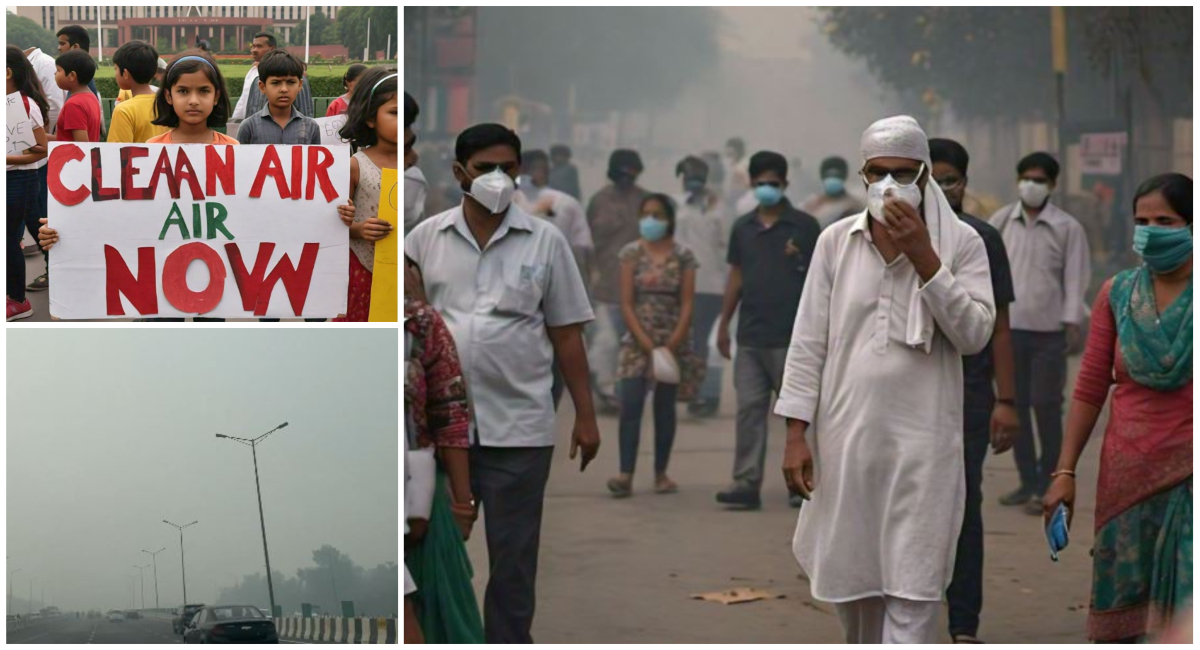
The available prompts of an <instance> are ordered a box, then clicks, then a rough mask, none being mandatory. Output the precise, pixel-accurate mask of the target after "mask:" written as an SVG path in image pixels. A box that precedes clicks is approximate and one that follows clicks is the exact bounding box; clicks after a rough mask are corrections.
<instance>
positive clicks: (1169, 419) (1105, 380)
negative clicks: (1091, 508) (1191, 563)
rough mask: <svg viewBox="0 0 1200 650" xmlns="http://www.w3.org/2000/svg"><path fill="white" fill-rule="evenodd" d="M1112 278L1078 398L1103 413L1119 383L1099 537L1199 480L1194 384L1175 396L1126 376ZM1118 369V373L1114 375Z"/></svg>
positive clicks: (1098, 311) (1105, 457)
mask: <svg viewBox="0 0 1200 650" xmlns="http://www.w3.org/2000/svg"><path fill="white" fill-rule="evenodd" d="M1111 287H1112V280H1111V279H1110V280H1109V281H1108V282H1105V283H1104V286H1103V287H1102V288H1101V289H1100V294H1099V295H1097V296H1096V301H1095V305H1094V306H1093V307H1092V326H1091V327H1092V329H1091V333H1090V334H1089V335H1088V341H1087V350H1086V351H1085V352H1084V355H1083V361H1082V364H1081V366H1080V368H1079V378H1078V379H1077V380H1076V384H1075V399H1077V400H1079V401H1081V402H1086V403H1088V404H1091V405H1093V406H1095V407H1096V408H1103V407H1104V402H1105V400H1106V399H1107V398H1108V389H1109V388H1110V387H1111V386H1112V384H1113V383H1114V380H1115V383H1116V385H1117V389H1116V390H1115V391H1113V396H1112V409H1111V410H1110V414H1109V419H1108V428H1106V429H1105V431H1104V446H1103V447H1102V448H1101V450H1100V478H1099V482H1098V486H1097V489H1096V531H1097V532H1098V531H1099V530H1100V528H1101V527H1103V526H1104V524H1106V523H1108V522H1109V521H1110V520H1111V519H1112V518H1113V517H1115V516H1117V515H1119V514H1121V513H1122V512H1124V511H1125V510H1127V509H1128V508H1130V507H1132V506H1135V505H1137V504H1138V503H1140V502H1141V501H1143V500H1145V499H1147V498H1149V497H1151V496H1153V495H1155V494H1158V493H1159V492H1161V491H1163V490H1165V489H1168V488H1170V487H1172V486H1174V485H1176V484H1178V483H1179V482H1180V481H1182V480H1184V479H1186V478H1187V477H1188V476H1191V474H1192V382H1191V381H1188V383H1187V384H1186V385H1185V386H1183V387H1181V388H1178V389H1176V390H1173V391H1166V392H1162V391H1157V390H1154V389H1152V388H1148V387H1146V386H1143V385H1141V384H1138V383H1136V382H1135V381H1133V379H1132V378H1131V377H1130V376H1129V374H1128V373H1127V372H1126V370H1125V363H1124V360H1123V359H1122V358H1121V353H1120V344H1119V343H1118V341H1117V329H1116V323H1115V321H1114V319H1113V312H1112V307H1111V306H1110V305H1109V300H1108V295H1109V289H1110V288H1111ZM1114 371H1115V372H1114Z"/></svg>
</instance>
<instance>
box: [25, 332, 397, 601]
mask: <svg viewBox="0 0 1200 650" xmlns="http://www.w3.org/2000/svg"><path fill="white" fill-rule="evenodd" d="M397 338H398V337H397V333H396V330H395V329H353V330H344V329H343V330H336V331H334V330H329V329H324V328H322V329H312V330H301V329H287V330H284V329H279V328H263V329H262V330H261V331H255V330H252V329H247V328H233V327H230V328H229V329H228V330H223V329H214V328H205V329H200V330H196V329H188V330H185V329H178V328H172V329H157V330H156V329H153V328H146V329H140V330H135V329H132V328H122V329H95V328H92V329H68V328H54V329H49V328H47V329H10V330H8V333H7V345H8V349H7V351H8V356H7V372H8V375H7V381H8V399H7V413H8V418H7V435H6V437H7V441H6V449H7V490H8V493H7V500H6V503H7V548H6V555H7V556H9V558H10V559H9V560H8V569H13V568H16V567H22V569H21V571H20V572H19V573H17V574H16V579H15V587H16V588H15V592H16V595H18V596H22V597H23V596H25V595H26V594H27V593H28V590H29V578H30V577H31V576H32V577H33V578H34V597H35V599H36V598H37V594H38V591H39V588H40V587H39V585H43V584H44V585H45V590H46V602H47V604H57V605H59V606H60V607H62V608H63V609H64V610H70V609H76V608H91V607H97V608H107V607H110V606H111V607H125V606H127V605H128V593H129V579H128V578H127V577H126V576H129V575H133V576H137V575H138V571H137V569H135V568H134V564H149V563H150V556H149V555H147V554H145V553H142V552H141V549H147V550H150V551H154V550H157V549H159V548H162V547H166V549H167V550H166V551H165V552H163V553H160V554H159V555H158V588H159V594H160V601H161V603H162V605H163V606H164V607H165V606H168V605H176V604H178V603H179V602H180V600H181V589H180V584H181V581H180V562H179V534H178V533H177V532H176V530H175V529H174V528H172V527H170V526H168V525H166V524H164V523H162V520H163V519H169V520H171V521H174V522H175V523H179V524H186V523H188V522H190V521H192V520H199V521H200V523H198V524H197V525H195V526H192V527H191V528H188V529H187V530H186V531H185V540H184V541H185V546H186V556H187V581H188V585H187V586H188V599H189V601H192V602H196V601H204V602H213V600H214V599H215V598H216V596H217V590H218V588H219V587H221V586H228V585H231V584H233V582H234V580H235V578H236V577H240V576H242V575H244V574H248V573H254V572H260V573H261V572H262V571H263V549H262V539H261V534H260V532H259V517H258V505H257V502H256V500H255V490H254V468H253V464H252V461H251V452H250V448H249V447H247V446H243V445H241V444H238V443H235V442H232V441H229V440H220V439H217V438H215V437H214V434H215V433H224V434H227V435H234V436H239V437H243V438H253V437H256V436H258V435H259V434H262V433H265V432H266V431H268V430H270V429H272V428H273V427H275V426H276V425H278V424H280V423H281V422H284V421H287V422H288V423H289V426H288V427H287V428H285V429H282V430H280V431H277V432H275V433H274V434H272V435H271V436H270V437H269V438H267V439H266V440H265V441H263V442H262V443H261V444H260V445H259V447H258V469H259V475H260V480H261V482H262V491H263V508H264V510H265V515H266V525H267V540H268V542H269V544H270V554H271V566H272V569H273V570H275V571H280V572H282V573H284V574H285V575H294V572H295V570H296V568H298V567H307V566H312V550H313V549H316V548H318V547H319V546H320V545H321V544H325V543H328V544H332V545H333V546H335V547H337V548H338V549H340V550H341V551H342V552H344V553H346V554H348V555H349V556H350V557H351V559H353V561H354V562H356V563H357V564H359V565H361V566H364V567H367V568H372V567H374V566H375V565H377V564H379V563H382V562H387V561H392V562H398V561H399V557H398V550H397V547H398V537H397V531H398V525H399V515H398V512H399V511H398V507H399V506H398V502H397V493H398V480H397V477H398V444H399V442H398V440H399V433H398V432H399V418H398V411H399V383H398V361H397V359H398V355H397V352H398V349H397ZM151 574H152V569H151V570H147V572H146V580H147V587H146V596H147V601H146V602H147V606H150V607H153V605H152V598H153V594H154V590H153V581H152V579H151ZM139 605H140V602H139Z"/></svg>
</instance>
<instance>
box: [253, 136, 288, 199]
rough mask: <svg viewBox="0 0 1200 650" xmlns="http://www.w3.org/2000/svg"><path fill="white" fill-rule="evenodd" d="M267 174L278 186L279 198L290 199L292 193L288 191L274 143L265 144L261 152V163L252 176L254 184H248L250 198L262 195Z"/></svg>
mask: <svg viewBox="0 0 1200 650" xmlns="http://www.w3.org/2000/svg"><path fill="white" fill-rule="evenodd" d="M268 174H270V176H271V178H274V179H275V186H276V187H278V188H279V198H281V199H290V198H291V197H292V195H291V192H289V191H288V184H287V178H286V177H285V176H284V175H283V165H282V163H280V162H279V153H278V152H276V151H275V146H274V145H267V150H266V151H264V152H263V157H262V163H261V164H260V165H259V166H258V173H257V174H255V176H254V184H253V185H251V186H250V198H252V199H257V198H260V197H262V186H263V181H265V180H266V178H267V175H268Z"/></svg>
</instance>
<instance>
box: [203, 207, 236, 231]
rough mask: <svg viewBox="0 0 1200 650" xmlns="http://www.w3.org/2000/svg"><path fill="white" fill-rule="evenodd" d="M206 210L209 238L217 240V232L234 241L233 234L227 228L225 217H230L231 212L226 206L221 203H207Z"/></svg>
mask: <svg viewBox="0 0 1200 650" xmlns="http://www.w3.org/2000/svg"><path fill="white" fill-rule="evenodd" d="M204 206H205V208H206V209H207V210H208V238H209V239H216V238H217V231H218V230H220V231H221V232H223V233H225V238H226V239H230V240H232V239H233V234H231V233H230V232H229V231H228V230H227V229H226V228H225V217H227V216H229V212H227V211H226V210H225V206H223V205H221V204H220V203H205V204H204Z"/></svg>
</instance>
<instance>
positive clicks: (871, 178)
mask: <svg viewBox="0 0 1200 650" xmlns="http://www.w3.org/2000/svg"><path fill="white" fill-rule="evenodd" d="M923 173H925V163H921V165H920V166H919V167H917V168H915V169H914V168H912V167H903V168H900V169H888V168H887V167H882V166H879V165H868V166H867V167H866V168H865V169H863V170H862V171H860V172H858V175H859V176H862V178H863V180H865V181H867V183H878V182H880V181H882V180H883V179H885V178H887V177H888V176H889V175H890V176H891V177H892V180H894V181H896V182H897V183H899V184H901V185H912V184H913V183H915V182H917V179H918V178H920V177H921V174H923Z"/></svg>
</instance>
